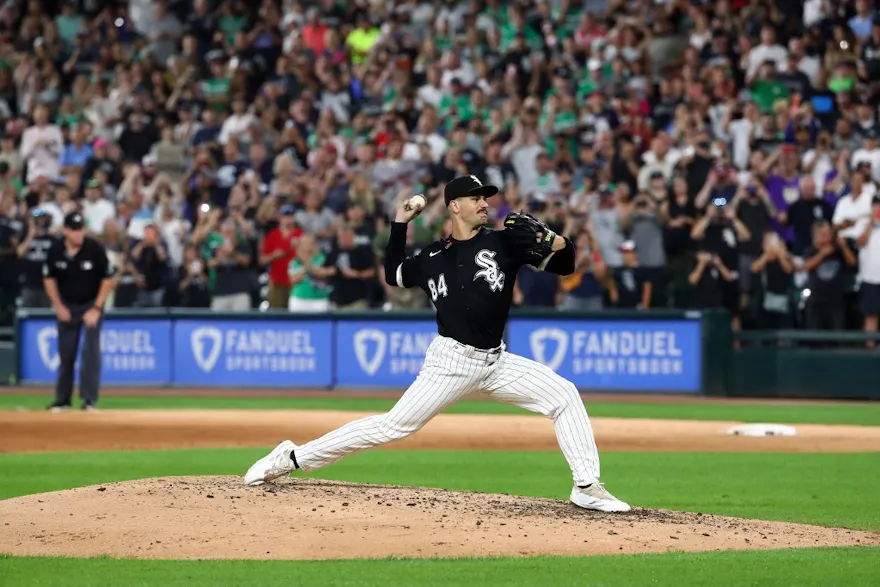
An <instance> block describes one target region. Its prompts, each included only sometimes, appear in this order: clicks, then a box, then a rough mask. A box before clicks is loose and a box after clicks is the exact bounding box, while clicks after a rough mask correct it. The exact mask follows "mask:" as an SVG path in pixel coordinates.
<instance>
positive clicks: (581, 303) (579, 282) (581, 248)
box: [559, 224, 605, 311]
mask: <svg viewBox="0 0 880 587" xmlns="http://www.w3.org/2000/svg"><path fill="white" fill-rule="evenodd" d="M588 226H589V224H588ZM575 246H576V249H575V250H576V251H577V257H576V258H575V264H574V271H573V272H572V274H571V275H566V276H564V277H560V278H559V287H560V289H561V290H562V292H563V294H562V306H561V308H562V309H563V310H577V311H599V310H601V309H602V306H603V303H602V283H604V281H605V262H604V261H603V260H602V255H601V254H600V253H599V250H598V249H599V247H598V245H597V243H596V241H595V239H594V238H593V236H592V234H591V232H590V231H589V229H587V230H582V231H581V232H580V233H578V235H577V238H576V239H575Z"/></svg>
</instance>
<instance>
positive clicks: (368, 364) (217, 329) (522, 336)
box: [19, 313, 702, 392]
mask: <svg viewBox="0 0 880 587" xmlns="http://www.w3.org/2000/svg"><path fill="white" fill-rule="evenodd" d="M20 325H21V331H20V338H19V342H20V347H21V348H20V375H21V380H22V382H24V383H30V384H42V385H51V384H53V383H54V381H55V377H56V372H57V369H58V365H59V363H60V358H59V357H58V335H57V332H56V328H55V322H54V320H52V319H49V318H46V317H30V316H24V317H22V319H21V321H20ZM700 327H701V324H700V321H699V320H662V321H657V320H644V321H642V320H628V321H615V320H597V321H587V320H576V319H557V320H537V319H520V318H514V319H512V320H511V321H510V323H509V325H508V331H507V337H506V342H507V346H508V350H510V351H511V352H513V353H516V354H519V355H523V356H525V357H528V358H531V359H534V360H535V361H537V362H539V363H543V364H545V365H548V366H549V367H550V368H552V369H553V370H555V371H556V372H558V373H559V374H560V375H562V376H563V377H565V378H567V379H570V380H571V381H572V382H574V383H575V385H577V386H578V388H580V389H581V390H583V391H588V390H590V389H596V390H627V391H643V392H650V391H680V392H698V391H699V390H700V387H701V386H700V382H701V368H702V345H701V334H700V332H701V330H700ZM436 336H437V326H436V323H435V322H434V320H430V319H424V318H419V319H413V320H406V319H400V318H399V317H394V318H390V319H388V318H386V319H383V318H382V315H381V314H377V318H376V319H374V320H344V319H343V320H333V319H331V318H327V319H315V320H312V319H307V320H299V319H294V318H291V319H284V317H281V318H279V319H275V318H274V317H271V318H270V317H269V316H267V315H263V316H260V317H251V318H249V317H245V316H242V318H240V319H219V320H215V319H211V318H209V317H205V318H202V317H200V318H199V319H194V318H179V319H178V318H166V317H162V318H156V319H153V318H146V317H145V318H142V319H136V318H125V319H121V318H120V319H117V318H114V317H113V315H112V313H110V314H108V316H107V318H106V319H105V321H104V325H103V329H102V333H101V356H102V360H103V374H102V381H103V382H104V383H105V384H110V385H113V384H119V385H181V386H204V387H242V388H259V387H275V388H291V389H294V388H302V387H311V388H314V387H332V386H340V387H373V388H405V387H408V386H409V385H410V384H411V383H412V382H413V381H414V380H415V378H416V376H417V375H418V373H419V371H420V370H421V368H422V364H423V363H424V360H425V353H426V351H427V349H428V347H429V346H430V344H431V342H432V341H433V340H434V339H435V338H436Z"/></svg>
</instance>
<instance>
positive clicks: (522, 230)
mask: <svg viewBox="0 0 880 587" xmlns="http://www.w3.org/2000/svg"><path fill="white" fill-rule="evenodd" d="M504 232H505V234H506V236H507V238H508V240H509V242H511V244H513V246H514V248H515V249H516V250H518V251H521V252H522V253H523V254H524V256H525V258H526V259H528V260H529V261H542V260H543V259H544V258H545V257H546V256H547V255H549V254H550V253H551V252H553V241H554V240H555V239H556V233H555V232H553V231H552V230H550V229H549V228H548V227H547V225H546V224H544V223H543V222H541V221H540V220H538V219H537V218H535V217H534V216H532V215H531V214H525V213H521V212H511V213H510V214H508V215H507V217H506V218H505V219H504ZM538 233H541V238H540V239H539V238H538Z"/></svg>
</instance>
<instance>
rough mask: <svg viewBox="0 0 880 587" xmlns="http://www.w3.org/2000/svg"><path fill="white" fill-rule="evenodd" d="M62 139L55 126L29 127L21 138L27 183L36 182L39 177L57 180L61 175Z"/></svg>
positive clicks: (59, 130)
mask: <svg viewBox="0 0 880 587" xmlns="http://www.w3.org/2000/svg"><path fill="white" fill-rule="evenodd" d="M63 149H64V137H63V136H62V135H61V129H60V128H59V127H58V125H56V124H47V125H45V126H42V127H40V126H31V127H28V128H27V129H25V131H24V133H22V136H21V158H22V159H24V160H25V161H26V162H27V182H28V183H31V182H34V181H36V180H37V178H38V177H40V176H41V175H44V176H46V177H47V178H49V179H57V178H58V175H59V174H60V173H61V165H60V163H59V161H60V159H61V152H62V151H63Z"/></svg>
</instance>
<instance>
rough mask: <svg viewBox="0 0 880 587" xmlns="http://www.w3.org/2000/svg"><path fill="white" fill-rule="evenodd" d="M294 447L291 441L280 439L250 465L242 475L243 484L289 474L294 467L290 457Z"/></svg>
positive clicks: (265, 480)
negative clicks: (270, 450)
mask: <svg viewBox="0 0 880 587" xmlns="http://www.w3.org/2000/svg"><path fill="white" fill-rule="evenodd" d="M296 448H297V446H296V445H295V444H293V443H292V442H291V441H289V440H282V441H281V442H280V443H278V446H276V447H275V448H274V449H272V452H270V453H269V454H267V455H266V456H264V457H263V458H262V459H260V460H259V461H257V462H256V463H254V464H253V465H251V468H250V469H248V471H247V473H245V475H244V484H245V485H249V486H251V487H253V486H256V485H262V484H263V483H267V482H269V481H273V480H275V479H278V478H279V477H283V476H284V475H287V474H289V473H290V472H291V471H293V470H294V469H295V468H296V467H295V466H294V464H293V459H291V458H290V453H292V452H293V450H294V449H296Z"/></svg>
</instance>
